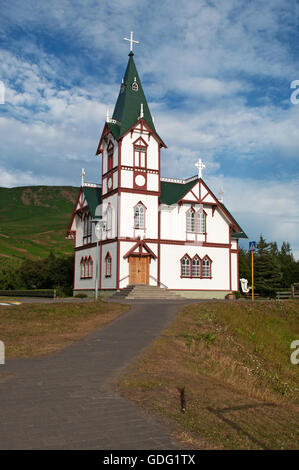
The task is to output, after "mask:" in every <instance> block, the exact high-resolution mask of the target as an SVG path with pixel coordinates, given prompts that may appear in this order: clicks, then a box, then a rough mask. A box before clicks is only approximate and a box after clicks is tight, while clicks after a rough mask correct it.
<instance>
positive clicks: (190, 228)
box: [187, 209, 195, 233]
mask: <svg viewBox="0 0 299 470" xmlns="http://www.w3.org/2000/svg"><path fill="white" fill-rule="evenodd" d="M187 232H191V233H194V232H195V212H194V210H193V209H189V210H188V211H187Z"/></svg>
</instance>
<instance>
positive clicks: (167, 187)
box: [160, 179, 248, 238]
mask: <svg viewBox="0 0 299 470" xmlns="http://www.w3.org/2000/svg"><path fill="white" fill-rule="evenodd" d="M197 182H198V179H196V180H195V179H194V180H192V181H189V182H188V183H185V184H181V183H172V182H168V181H161V195H160V203H161V204H167V205H171V204H175V203H176V202H178V201H179V200H180V199H181V198H182V197H183V196H184V195H185V194H186V193H187V192H188V191H189V190H190V189H191V188H192V187H193V186H194V185H195V184H196V183H197ZM220 204H221V206H222V207H223V209H224V210H225V211H226V212H227V213H228V214H229V215H230V217H231V218H232V220H233V221H234V222H235V224H236V225H237V226H238V227H239V228H240V229H241V231H240V232H235V233H232V238H248V237H247V235H246V233H245V232H244V231H243V229H242V228H241V227H240V225H239V224H238V222H237V221H236V220H235V219H234V217H233V216H232V215H231V213H230V212H229V210H227V208H226V207H225V205H224V204H222V203H220Z"/></svg>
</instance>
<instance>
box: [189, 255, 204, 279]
mask: <svg viewBox="0 0 299 470" xmlns="http://www.w3.org/2000/svg"><path fill="white" fill-rule="evenodd" d="M195 258H197V259H198V260H199V276H194V275H193V260H194V259H195ZM201 262H202V260H201V258H200V257H199V256H198V255H197V254H196V255H194V256H193V258H192V259H191V277H192V278H194V279H196V278H197V279H200V278H201Z"/></svg>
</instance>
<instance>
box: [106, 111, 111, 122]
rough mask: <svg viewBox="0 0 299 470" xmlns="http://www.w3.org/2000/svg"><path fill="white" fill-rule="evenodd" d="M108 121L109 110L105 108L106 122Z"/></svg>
mask: <svg viewBox="0 0 299 470" xmlns="http://www.w3.org/2000/svg"><path fill="white" fill-rule="evenodd" d="M109 121H110V116H109V108H107V111H106V122H109Z"/></svg>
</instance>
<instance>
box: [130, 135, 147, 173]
mask: <svg viewBox="0 0 299 470" xmlns="http://www.w3.org/2000/svg"><path fill="white" fill-rule="evenodd" d="M147 147H148V145H147V143H146V142H145V140H143V138H142V137H139V139H137V140H135V142H134V143H133V166H134V167H135V168H147ZM141 149H142V150H141ZM142 155H144V165H142V164H141V163H142V162H141V159H142ZM136 159H137V160H138V164H137V165H136Z"/></svg>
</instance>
